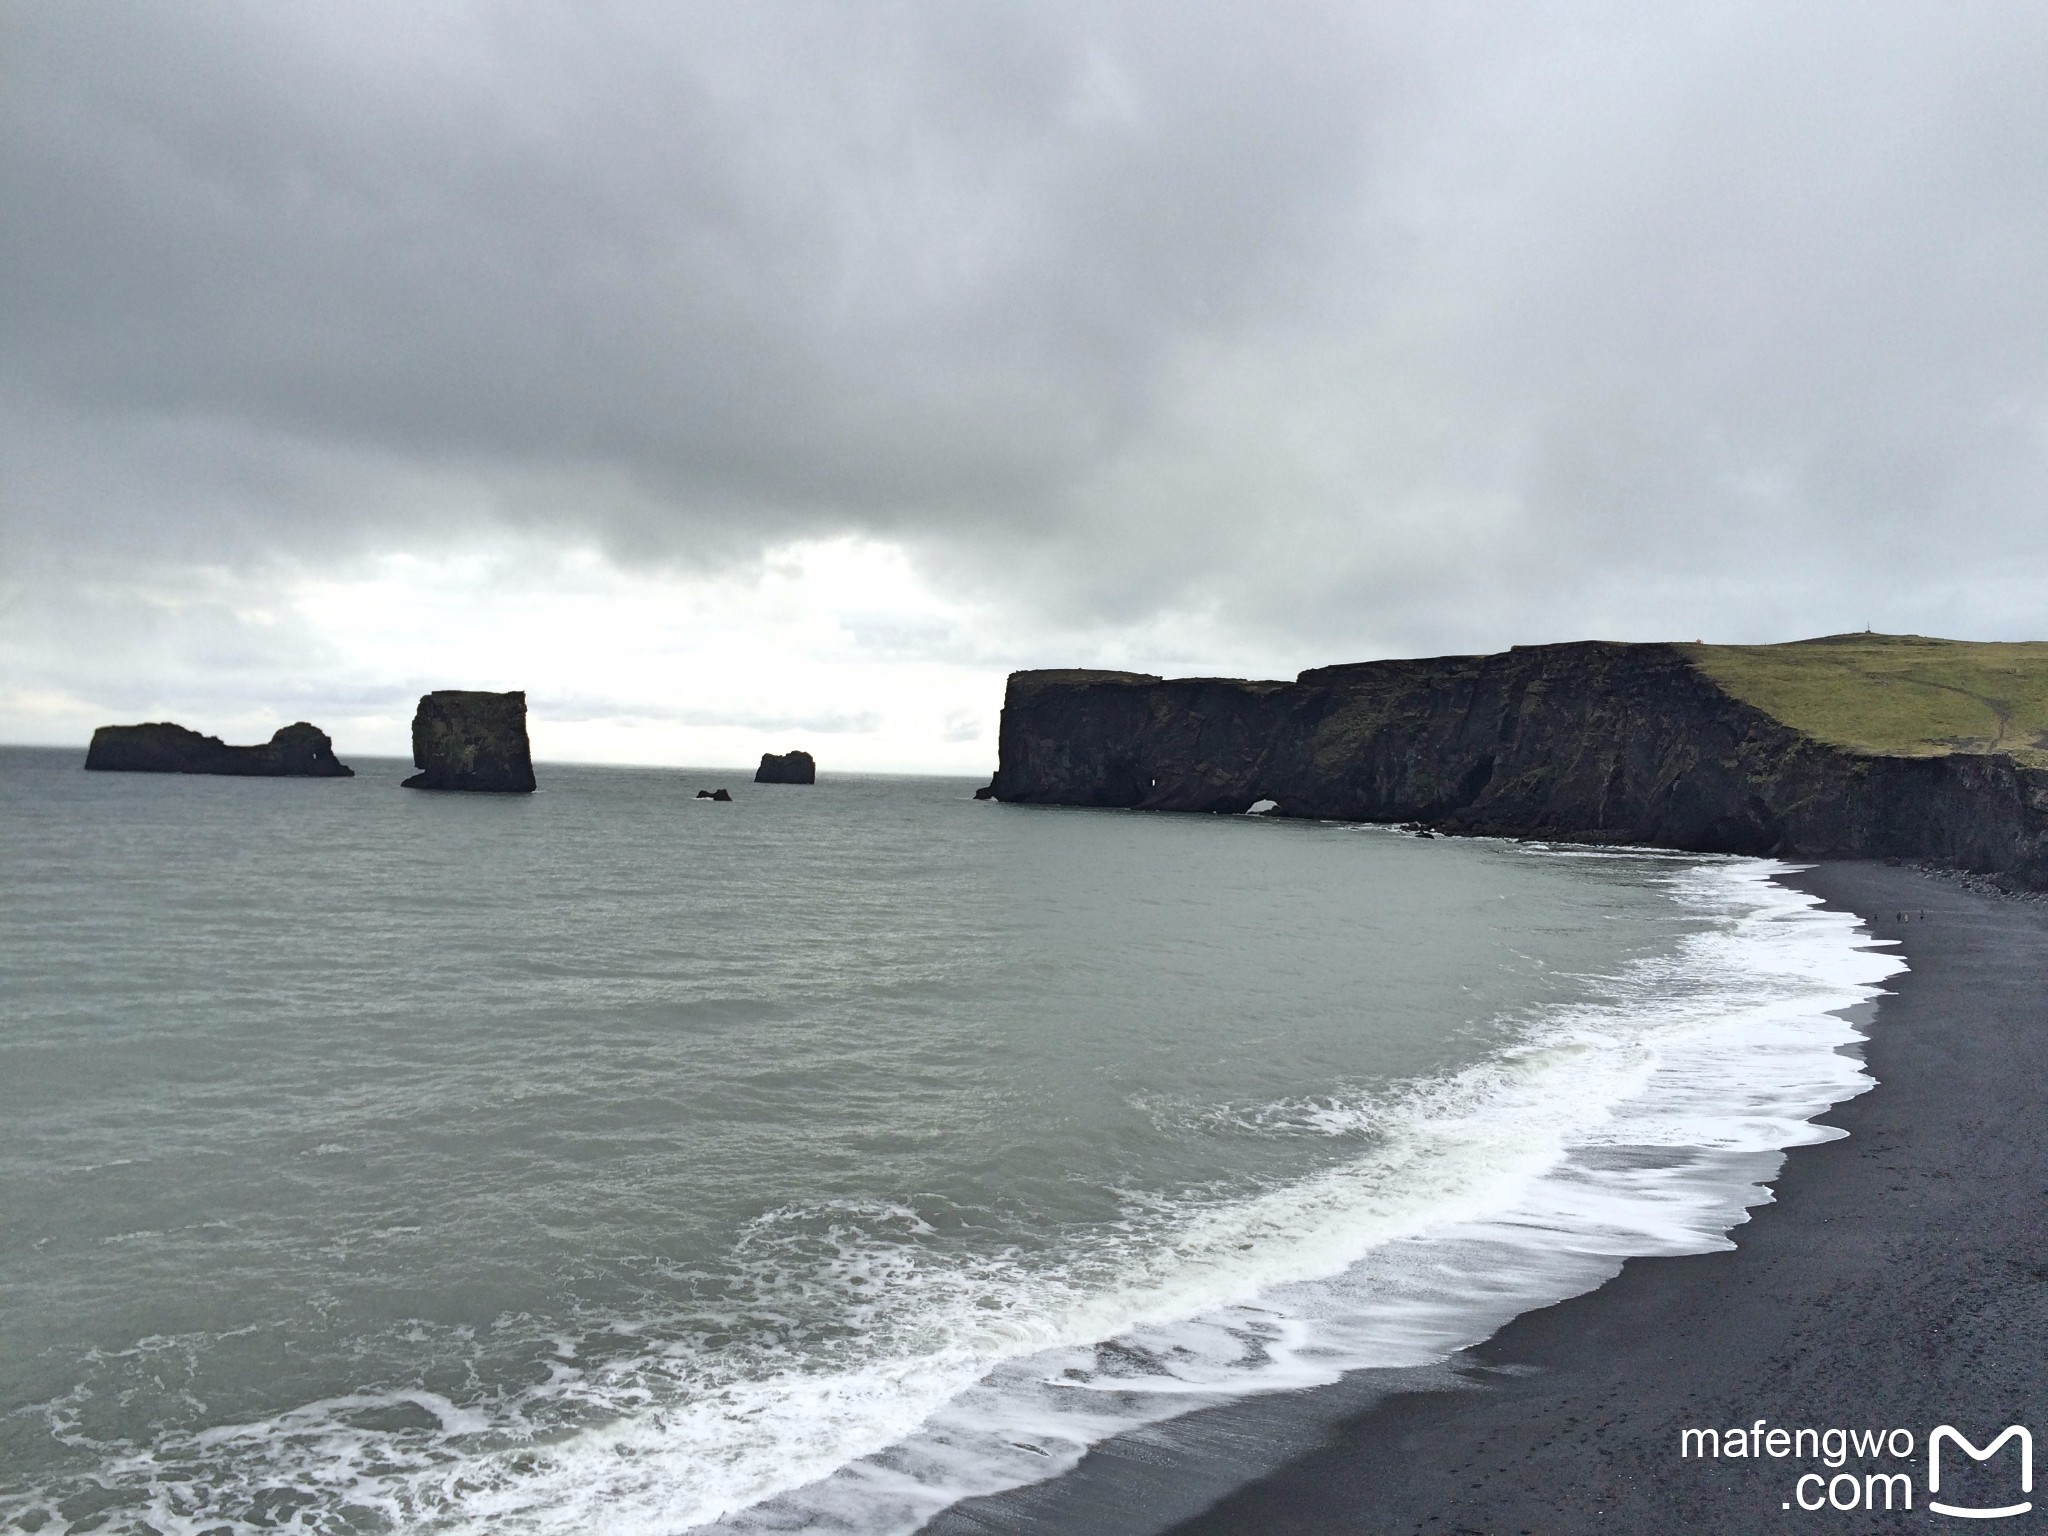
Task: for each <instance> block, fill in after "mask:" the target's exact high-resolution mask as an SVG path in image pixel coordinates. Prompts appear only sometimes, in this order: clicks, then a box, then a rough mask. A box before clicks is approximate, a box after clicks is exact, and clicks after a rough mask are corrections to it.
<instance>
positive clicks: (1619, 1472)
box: [925, 863, 2048, 1536]
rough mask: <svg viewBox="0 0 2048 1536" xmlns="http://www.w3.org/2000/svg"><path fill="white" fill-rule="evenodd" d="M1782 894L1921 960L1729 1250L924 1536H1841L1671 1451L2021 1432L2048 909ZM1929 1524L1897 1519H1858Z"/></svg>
mask: <svg viewBox="0 0 2048 1536" xmlns="http://www.w3.org/2000/svg"><path fill="white" fill-rule="evenodd" d="M1781 878H1782V880H1783V881H1784V883H1786V884H1789V885H1792V886H1794V887H1796V888H1798V889H1801V890H1804V891H1807V892H1809V893H1811V894H1813V895H1816V896H1819V897H1821V898H1822V899H1823V900H1824V902H1825V903H1826V905H1828V906H1830V907H1832V908H1834V909H1836V910H1848V911H1852V912H1854V913H1856V914H1858V915H1859V916H1861V917H1863V918H1864V919H1865V921H1866V923H1867V925H1868V927H1869V928H1870V930H1871V932H1872V933H1873V934H1875V935H1876V936H1878V937H1881V938H1893V939H1900V940H1902V941H1904V942H1903V943H1902V945H1901V952H1903V953H1904V954H1905V956H1906V958H1907V960H1908V962H1909V965H1910V967H1911V969H1909V970H1908V971H1906V972H1905V973H1903V974H1901V975H1900V976H1898V977H1896V978H1894V979H1893V981H1892V982H1891V983H1890V984H1889V989H1888V991H1887V994H1886V995H1885V996H1883V997H1882V998H1881V999H1880V1001H1879V1002H1878V1004H1877V1005H1876V1007H1875V1017H1874V1020H1870V1019H1866V1020H1864V1022H1865V1026H1866V1039H1865V1043H1864V1045H1863V1047H1862V1050H1863V1055H1864V1060H1865V1062H1866V1064H1867V1066H1868V1069H1869V1071H1870V1072H1871V1074H1872V1075H1873V1076H1874V1077H1875V1078H1876V1080H1877V1087H1875V1088H1874V1089H1872V1090H1871V1091H1869V1092H1867V1093H1865V1094H1862V1095H1860V1096H1858V1097H1855V1098H1852V1099H1849V1100H1846V1101H1844V1102H1842V1103H1840V1104H1837V1105H1836V1106H1834V1107H1833V1108H1832V1109H1830V1110H1828V1111H1826V1112H1825V1113H1823V1114H1822V1115H1820V1116H1818V1117H1816V1118H1817V1119H1818V1121H1819V1122H1820V1123H1822V1124H1826V1125H1832V1126H1836V1127H1839V1128H1841V1129H1844V1130H1846V1131H1848V1132H1849V1135H1848V1136H1847V1137H1845V1138H1840V1139H1837V1140H1834V1141H1829V1142H1823V1143H1818V1144H1813V1145H1807V1146H1800V1147H1794V1148H1792V1149H1790V1151H1789V1152H1788V1154H1787V1160H1786V1162H1785V1164H1784V1166H1783V1168H1782V1169H1781V1170H1780V1172H1779V1174H1778V1177H1777V1178H1776V1179H1775V1180H1774V1181H1773V1186H1772V1187H1773V1191H1774V1196H1775V1198H1774V1200H1773V1201H1772V1202H1771V1203H1767V1204H1765V1205H1762V1206H1758V1207H1755V1208H1753V1209H1752V1210H1751V1212H1750V1219H1749V1220H1748V1221H1747V1222H1745V1223H1743V1224H1742V1225H1740V1226H1738V1227H1737V1228H1736V1229H1735V1230H1734V1231H1733V1232H1732V1233H1731V1234H1730V1236H1731V1238H1732V1239H1733V1241H1734V1244H1735V1246H1734V1248H1733V1249H1730V1250H1724V1251H1720V1252H1715V1253H1708V1254H1696V1255H1688V1256H1684V1257H1674V1258H1646V1259H1631V1260H1629V1261H1628V1262H1627V1263H1626V1264H1625V1265H1624V1266H1623V1269H1622V1272H1621V1274H1620V1275H1618V1276H1617V1277H1615V1278H1614V1279H1612V1280H1610V1281H1609V1282H1607V1283H1606V1284H1605V1285H1602V1286H1600V1287H1598V1288H1597V1289H1595V1290H1592V1291H1589V1292H1587V1293H1585V1294H1583V1295H1580V1296H1577V1297H1574V1298H1571V1299H1570V1300H1567V1301H1563V1302H1559V1303H1556V1304H1554V1305H1552V1306H1548V1307H1543V1308H1539V1309H1537V1310H1535V1311H1532V1312H1527V1313H1524V1314H1522V1315H1521V1316H1520V1317H1518V1318H1516V1319H1515V1320H1514V1321H1512V1322H1510V1323H1509V1324H1507V1325H1506V1326H1505V1327H1504V1328H1502V1329H1501V1330H1500V1331H1499V1332H1498V1333H1496V1334H1495V1335H1494V1336H1493V1337H1492V1338H1491V1339H1489V1340H1487V1341H1486V1342H1485V1343H1483V1344H1480V1345H1477V1346H1474V1347H1472V1348H1470V1349H1466V1350H1463V1351H1460V1352H1459V1353H1458V1354H1456V1355H1454V1356H1452V1357H1451V1358H1450V1359H1449V1360H1447V1361H1445V1362H1443V1363H1441V1364H1440V1365H1437V1366H1432V1367H1425V1368H1422V1369H1420V1370H1414V1371H1364V1372H1356V1373H1353V1375H1351V1376H1349V1377H1347V1378H1346V1379H1345V1380H1344V1381H1342V1382H1339V1383H1336V1384H1334V1385H1332V1386H1330V1387H1325V1388H1318V1389H1314V1390H1311V1391H1307V1392H1301V1393H1289V1394H1278V1395H1275V1396H1274V1397H1271V1398H1254V1399H1248V1400H1245V1401H1241V1402H1237V1403H1232V1404H1228V1405H1225V1406H1222V1407H1218V1408H1214V1409H1210V1410H1206V1411H1204V1412H1201V1413H1197V1414H1194V1415H1190V1416H1188V1417H1187V1418H1184V1419H1180V1420H1176V1421H1174V1422H1173V1423H1171V1424H1169V1425H1164V1426H1160V1429H1159V1430H1158V1431H1157V1432H1154V1433H1150V1434H1139V1435H1132V1436H1127V1437H1123V1438H1121V1439H1120V1440H1117V1441H1111V1442H1105V1443H1104V1444H1102V1445H1100V1446H1098V1447H1096V1448H1095V1450H1094V1451H1092V1452H1091V1453H1090V1455H1089V1456H1088V1457H1087V1458H1086V1459H1085V1460H1084V1461H1083V1462H1082V1463H1081V1465H1080V1466H1079V1467H1077V1468H1076V1469H1075V1470H1074V1471H1073V1472H1071V1473H1069V1474H1067V1475H1066V1476H1065V1477H1062V1478H1059V1479H1056V1480H1054V1481H1053V1482H1050V1483H1045V1484H1039V1485H1035V1486H1034V1487H1032V1488H1028V1489H1019V1490H1014V1491H1013V1492H1012V1493H1010V1494H1007V1495H999V1496H996V1497H994V1498H990V1499H983V1500H971V1501H968V1502H967V1503H965V1504H962V1505H956V1506H954V1507H953V1508H952V1509H951V1510H948V1511H946V1512H945V1513H943V1514H941V1515H940V1516H938V1517H937V1518H935V1519H934V1520H933V1521H932V1522H930V1523H929V1524H928V1525H927V1526H926V1527H925V1530H926V1531H927V1532H929V1533H931V1536H969V1533H983V1532H1012V1533H1023V1532H1054V1531H1057V1532H1064V1533H1072V1536H1112V1533H1114V1536H1140V1533H1143V1536H1155V1533H1161V1532H1166V1531H1172V1532H1173V1533H1175V1536H1237V1533H1263V1532H1276V1531H1287V1532H1290V1533H1293V1532H1300V1533H1304V1536H1315V1533H1323V1532H1327V1533H1333V1536H1334V1533H1339V1532H1344V1533H1351V1532H1358V1533H1364V1532H1371V1533H1374V1536H1380V1533H1389V1532H1405V1531H1414V1532H1487V1533H1492V1532H1505V1533H1509V1536H1513V1533H1517V1532H1531V1533H1543V1536H1551V1533H1558V1532H1571V1531H1612V1530H1627V1531H1632V1532H1643V1533H1652V1532H1661V1531H1673V1532H1677V1531H1686V1532H1693V1531H1727V1532H1730V1533H1748V1532H1755V1531H1761V1530H1775V1529H1780V1528H1784V1529H1799V1528H1810V1527H1811V1526H1812V1524H1813V1522H1814V1520H1815V1519H1816V1518H1821V1519H1824V1520H1829V1521H1832V1522H1834V1523H1835V1524H1836V1525H1838V1526H1839V1525H1840V1523H1841V1522H1842V1520H1843V1516H1842V1515H1841V1514H1839V1513H1836V1512H1834V1511H1831V1510H1830V1511H1826V1512H1825V1513H1824V1514H1823V1515H1821V1516H1819V1517H1816V1516H1815V1515H1814V1514H1812V1513H1810V1512H1808V1511H1804V1510H1801V1509H1798V1508H1796V1507H1792V1508H1786V1507H1785V1506H1786V1505H1788V1504H1789V1502H1790V1500H1791V1498H1792V1496H1793V1492H1792V1490H1793V1484H1794V1481H1795V1480H1796V1478H1797V1477H1798V1476H1799V1474H1800V1473H1802V1472H1805V1471H1807V1470H1809V1469H1810V1468H1811V1467H1813V1466H1815V1465H1818V1464H1817V1463H1814V1462H1810V1461H1809V1462H1807V1463H1805V1464H1800V1463H1795V1462H1793V1461H1790V1460H1771V1459H1769V1458H1762V1459H1756V1460H1745V1461H1701V1460H1697V1459H1694V1460H1681V1459H1680V1457H1679V1453H1678V1451H1679V1435H1680V1431H1681V1430H1682V1429H1686V1428H1694V1427H1701V1426H1708V1427H1722V1428H1725V1427H1728V1426H1733V1425H1737V1424H1742V1425H1747V1424H1750V1423H1752V1422H1753V1421H1754V1420H1756V1419H1758V1418H1763V1419H1766V1420H1768V1421H1769V1422H1770V1424H1772V1425H1774V1426H1778V1425H1782V1426H1787V1427H1792V1426H1801V1425H1811V1426H1828V1425H1845V1426H1854V1427H1863V1426H1871V1427H1875V1426H1879V1425H1882V1426H1886V1427H1891V1426H1906V1427H1910V1428H1911V1429H1912V1430H1913V1431H1914V1433H1915V1434H1916V1436H1918V1437H1922V1438H1923V1439H1924V1436H1925V1435H1926V1433H1927V1432H1928V1431H1929V1430H1931V1429H1932V1428H1933V1426H1934V1425H1936V1424H1939V1423H1944V1422H1946V1423H1953V1424H1955V1425H1957V1426H1958V1427H1959V1428H1961V1429H1962V1430H1964V1431H1965V1432H1966V1433H1970V1434H1974V1435H1976V1436H1977V1438H1978V1441H1979V1443H1984V1442H1985V1440H1986V1439H1987V1438H1988V1436H1989V1435H1990V1434H1991V1433H1993V1432H1995V1431H1996V1430H1998V1429H1999V1428H2001V1427H2003V1426H2004V1425H2006V1424H2008V1423H2022V1424H2024V1423H2027V1422H2028V1420H2027V1417H2026V1414H2027V1412H2028V1409H2029V1405H2030V1404H2033V1403H2038V1402H2040V1401H2042V1400H2043V1398H2044V1397H2048V1350H2044V1348H2043V1346H2044V1345H2048V1253H2044V1252H2043V1245H2042V1238H2043V1236H2044V1234H2048V1082H2044V1081H2043V1076H2044V1074H2043V1071H2042V1063H2041V1060H2040V1052H2039V1045H2040V1044H2041V1043H2042V1042H2043V1041H2048V989H2044V987H2043V985H2042V980H2043V978H2044V977H2048V909H2044V907H2043V906H2042V905H2040V904H2038V903H2029V902H2017V901H2010V900H2005V899H2002V898H1999V897H1995V896H1987V895H1984V894H1982V893H1979V892H1976V891H1972V890H1970V889H1968V888H1967V887H1964V886H1962V885H1959V884H1958V883H1956V882H1953V881H1946V880H1942V879H1940V878H1938V877H1936V876H1933V875H1930V874H1927V873H1925V872H1922V871H1919V870H1914V869H1908V868H1891V867H1886V866H1884V865H1880V864H1869V863H1830V864H1822V865H1818V866H1814V867H1812V868H1809V869H1807V870H1805V871H1802V872H1801V873H1798V874H1795V875H1790V876H1785V877H1781ZM1923 910H1924V911H1925V913H1926V918H1925V920H1924V922H1923V921H1921V920H1919V919H1918V918H1917V914H1918V913H1919V912H1921V911H1923ZM1901 911H1904V912H1906V913H1908V914H1909V918H1908V920H1907V921H1906V922H1904V923H1900V922H1899V921H1898V920H1897V914H1898V913H1899V912H1901ZM2035 1429H2036V1431H2037V1433H2038V1432H2041V1431H2044V1430H2048V1423H2043V1424H2041V1425H2037V1426H2035ZM2007 1459H2009V1458H2007ZM1952 1460H1953V1458H1952ZM1852 1465H1862V1464H1860V1463H1855V1464H1852ZM1900 1469H1904V1470H1906V1471H1909V1472H1911V1473H1912V1474H1913V1476H1914V1480H1915V1484H1916V1497H1917V1499H1918V1500H1919V1501H1920V1502H1923V1503H1924V1499H1925V1491H1924V1482H1925V1478H1924V1471H1925V1458H1924V1456H1919V1457H1918V1458H1917V1459H1916V1460H1914V1461H1911V1462H1887V1463H1886V1464H1885V1465H1884V1468H1883V1470H1886V1471H1894V1470H1900ZM1824 1470H1826V1471H1828V1472H1831V1473H1832V1472H1833V1471H1835V1470H1837V1469H1836V1468H1825V1469H1824ZM2010 1470H2011V1469H2010V1468H2006V1469H2005V1472H2006V1473H2007V1474H2009V1473H2010ZM1957 1475H1958V1474H1956V1473H1954V1472H1951V1473H1950V1475H1949V1479H1948V1481H1949V1484H1950V1485H1954V1484H1955V1479H1956V1477H1957ZM1983 1475H1984V1476H1986V1477H1989V1476H1991V1475H1992V1474H1991V1472H1990V1471H1988V1470H1987V1471H1986V1472H1985V1473H1984V1474H1983ZM1809 1492H1810V1490H1809ZM1928 1518H1929V1516H1928V1514H1927V1513H1926V1512H1925V1511H1924V1509H1919V1508H1916V1510H1915V1511H1914V1512H1913V1513H1910V1514H1908V1513H1904V1512H1896V1513H1894V1514H1892V1515H1890V1516H1887V1515H1886V1514H1885V1513H1884V1512H1883V1511H1882V1510H1881V1509H1880V1510H1879V1511H1877V1512H1876V1513H1874V1514H1873V1513H1861V1514H1859V1515H1857V1516H1855V1517H1854V1522H1853V1523H1855V1525H1856V1528H1857V1529H1858V1530H1861V1531H1868V1530H1893V1529H1897V1530H1907V1529H1922V1528H1924V1526H1925V1523H1926V1521H1927V1519H1928Z"/></svg>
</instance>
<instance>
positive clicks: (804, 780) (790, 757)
mask: <svg viewBox="0 0 2048 1536" xmlns="http://www.w3.org/2000/svg"><path fill="white" fill-rule="evenodd" d="M754 782H755V783H756V784H815V783H817V782H818V765H817V764H816V763H815V762H813V761H812V760H811V754H810V753H808V752H784V753H781V754H780V755H778V754H776V753H774V752H763V753H762V754H761V766H760V767H758V768H756V769H755V770H754Z"/></svg>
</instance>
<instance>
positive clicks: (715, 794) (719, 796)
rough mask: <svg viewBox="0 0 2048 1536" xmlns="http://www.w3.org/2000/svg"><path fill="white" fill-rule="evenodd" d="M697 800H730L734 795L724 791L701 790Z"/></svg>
mask: <svg viewBox="0 0 2048 1536" xmlns="http://www.w3.org/2000/svg"><path fill="white" fill-rule="evenodd" d="M697 798H698V799H699V800H730V799H732V795H731V794H730V793H729V792H728V791H726V790H723V789H700V790H698V791H697Z"/></svg>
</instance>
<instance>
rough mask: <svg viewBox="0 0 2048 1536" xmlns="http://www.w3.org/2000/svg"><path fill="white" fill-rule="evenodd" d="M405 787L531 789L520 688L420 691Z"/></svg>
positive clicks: (502, 791) (489, 790)
mask: <svg viewBox="0 0 2048 1536" xmlns="http://www.w3.org/2000/svg"><path fill="white" fill-rule="evenodd" d="M412 761H413V766H414V767H416V768H418V769H419V770H420V771H419V772H418V773H416V774H414V775H413V776H412V777H411V778H409V779H407V780H406V781H405V787H406V788H407V789H462V790H479V791H482V792H485V793H488V794H506V795H529V794H532V793H533V790H534V781H533V751H532V748H531V746H530V745H529V744H528V742H527V739H526V695H525V694H524V693H471V692H467V691H465V690H463V689H459V688H444V689H441V690H439V691H437V692H434V693H429V694H423V695H421V697H420V703H419V708H418V709H417V710H416V711H414V713H413V717H412Z"/></svg>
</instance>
